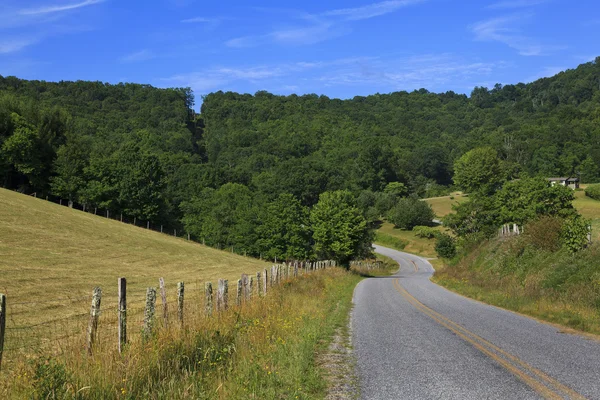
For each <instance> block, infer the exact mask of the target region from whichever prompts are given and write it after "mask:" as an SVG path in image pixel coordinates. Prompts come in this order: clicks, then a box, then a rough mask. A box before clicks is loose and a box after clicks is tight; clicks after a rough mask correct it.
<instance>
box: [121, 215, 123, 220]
mask: <svg viewBox="0 0 600 400" xmlns="http://www.w3.org/2000/svg"><path fill="white" fill-rule="evenodd" d="M121 222H123V213H121Z"/></svg>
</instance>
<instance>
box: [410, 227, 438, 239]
mask: <svg viewBox="0 0 600 400" xmlns="http://www.w3.org/2000/svg"><path fill="white" fill-rule="evenodd" d="M413 232H414V234H415V236H416V237H420V238H425V239H433V238H434V237H436V236H437V235H438V233H439V232H438V231H436V230H435V229H433V228H431V227H429V226H415V227H414V228H413Z"/></svg>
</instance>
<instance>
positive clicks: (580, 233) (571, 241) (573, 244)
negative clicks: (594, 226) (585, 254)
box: [561, 216, 590, 253]
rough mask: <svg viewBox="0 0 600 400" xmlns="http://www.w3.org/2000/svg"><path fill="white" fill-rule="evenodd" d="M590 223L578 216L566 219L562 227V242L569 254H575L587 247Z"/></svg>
mask: <svg viewBox="0 0 600 400" xmlns="http://www.w3.org/2000/svg"><path fill="white" fill-rule="evenodd" d="M589 226H590V221H588V220H587V219H585V218H582V217H580V216H576V217H571V218H567V219H566V220H565V222H564V224H563V227H562V232H561V236H562V241H563V243H564V245H565V247H566V248H567V249H568V250H569V251H570V252H571V253H577V252H578V251H580V250H583V249H584V248H585V247H586V246H587V245H588V238H587V236H588V233H589V232H590V228H589Z"/></svg>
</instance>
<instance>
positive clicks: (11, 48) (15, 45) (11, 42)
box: [0, 38, 38, 54]
mask: <svg viewBox="0 0 600 400" xmlns="http://www.w3.org/2000/svg"><path fill="white" fill-rule="evenodd" d="M37 42H38V40H37V39H34V38H12V39H3V40H0V54H9V53H15V52H17V51H19V50H22V49H24V48H25V47H27V46H31V45H33V44H35V43H37Z"/></svg>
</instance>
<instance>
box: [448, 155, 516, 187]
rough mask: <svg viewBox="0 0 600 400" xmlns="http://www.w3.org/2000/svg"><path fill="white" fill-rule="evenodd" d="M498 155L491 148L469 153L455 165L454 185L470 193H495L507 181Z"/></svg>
mask: <svg viewBox="0 0 600 400" xmlns="http://www.w3.org/2000/svg"><path fill="white" fill-rule="evenodd" d="M502 171H503V170H502V166H501V162H500V159H499V158H498V153H496V150H494V149H492V148H491V147H480V148H476V149H473V150H471V151H468V152H467V153H465V154H464V155H463V156H462V157H460V158H459V159H458V160H457V161H456V162H455V163H454V183H456V184H457V185H458V186H460V187H461V188H462V189H463V190H465V191H466V192H468V193H473V192H482V193H487V194H490V193H494V191H495V190H496V189H497V188H498V187H499V186H500V185H501V184H502V182H503V181H504V180H505V178H504V176H503V173H502Z"/></svg>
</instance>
